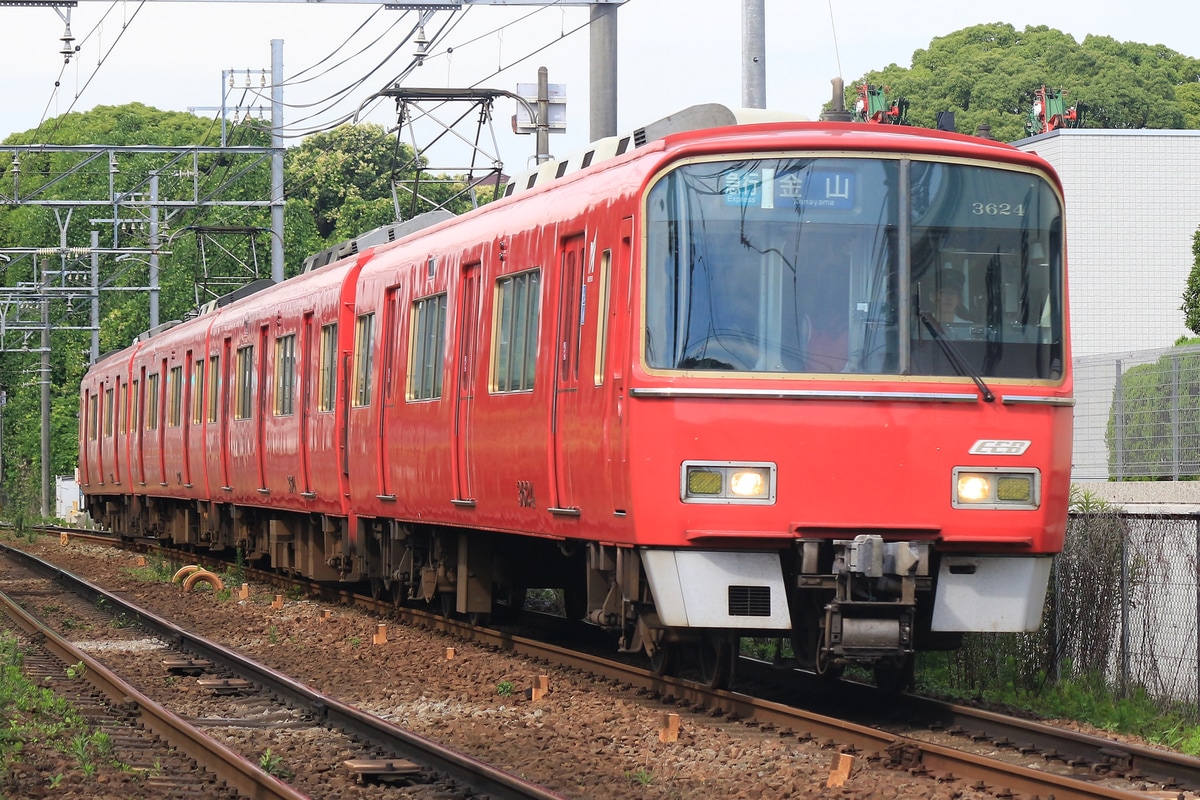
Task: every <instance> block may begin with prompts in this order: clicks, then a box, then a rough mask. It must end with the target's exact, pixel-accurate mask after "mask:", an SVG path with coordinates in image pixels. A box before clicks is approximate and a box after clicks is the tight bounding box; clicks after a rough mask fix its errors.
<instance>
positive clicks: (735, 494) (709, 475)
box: [679, 461, 775, 505]
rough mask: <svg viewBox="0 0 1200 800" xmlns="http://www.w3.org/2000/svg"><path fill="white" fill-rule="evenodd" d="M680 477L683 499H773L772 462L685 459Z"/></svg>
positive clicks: (765, 502)
mask: <svg viewBox="0 0 1200 800" xmlns="http://www.w3.org/2000/svg"><path fill="white" fill-rule="evenodd" d="M680 478H681V480H680V486H679V499H680V500H682V501H683V502H685V503H762V504H765V505H771V504H773V503H774V502H775V465H774V464H771V463H769V462H737V461H685V462H683V472H682V475H681V476H680Z"/></svg>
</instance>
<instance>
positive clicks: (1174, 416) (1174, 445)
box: [1171, 354, 1179, 480]
mask: <svg viewBox="0 0 1200 800" xmlns="http://www.w3.org/2000/svg"><path fill="white" fill-rule="evenodd" d="M1171 475H1172V476H1173V479H1174V480H1179V355H1178V354H1176V355H1174V356H1172V357H1171Z"/></svg>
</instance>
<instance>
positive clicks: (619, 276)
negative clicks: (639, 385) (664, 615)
mask: <svg viewBox="0 0 1200 800" xmlns="http://www.w3.org/2000/svg"><path fill="white" fill-rule="evenodd" d="M609 266H610V267H611V268H610V269H609V270H607V271H606V273H605V274H604V291H605V297H609V298H612V301H611V302H608V303H605V304H604V305H603V306H602V308H603V309H604V311H605V313H606V317H607V320H608V321H607V322H606V323H602V325H601V328H602V329H601V331H599V332H598V333H597V337H598V342H597V348H599V349H598V355H597V359H596V362H597V375H598V376H608V377H610V378H611V380H609V387H608V394H609V399H608V405H607V409H606V413H607V414H608V416H609V419H610V420H611V424H610V425H608V426H606V427H605V449H606V451H607V459H606V460H607V462H608V465H609V482H610V483H611V485H612V502H613V513H614V514H617V515H619V516H624V515H625V512H626V510H627V509H628V507H629V465H628V463H627V461H628V459H629V451H628V447H627V444H626V440H625V406H626V399H627V398H626V395H625V380H626V377H625V371H626V369H628V365H629V355H628V346H629V344H628V335H627V334H628V327H627V323H628V321H629V320H630V319H631V318H632V315H633V297H632V294H633V291H632V286H633V217H626V218H625V219H623V220H621V240H620V242H619V243H618V248H617V252H616V256H615V258H614V259H613V260H612V261H611V262H609ZM610 287H611V288H610ZM622 322H624V323H626V324H622Z"/></svg>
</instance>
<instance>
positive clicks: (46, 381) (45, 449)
mask: <svg viewBox="0 0 1200 800" xmlns="http://www.w3.org/2000/svg"><path fill="white" fill-rule="evenodd" d="M49 271H50V260H49V259H46V258H44V259H42V274H41V280H39V281H38V286H40V287H41V289H42V368H41V370H40V371H39V373H38V381H39V383H40V388H41V391H42V519H49V518H50V287H49V285H48V284H47V281H46V273H47V272H49Z"/></svg>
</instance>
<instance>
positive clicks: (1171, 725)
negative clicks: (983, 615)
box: [916, 653, 1200, 756]
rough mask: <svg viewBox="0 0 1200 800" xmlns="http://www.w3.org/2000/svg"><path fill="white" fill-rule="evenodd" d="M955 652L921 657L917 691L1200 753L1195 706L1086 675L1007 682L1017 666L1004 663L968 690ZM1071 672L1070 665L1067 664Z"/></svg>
mask: <svg viewBox="0 0 1200 800" xmlns="http://www.w3.org/2000/svg"><path fill="white" fill-rule="evenodd" d="M952 659H953V655H952V654H946V653H927V654H922V655H921V656H919V657H918V659H917V670H916V691H917V692H918V693H919V694H924V695H927V696H930V697H938V698H941V699H944V700H949V701H951V702H961V703H972V704H976V705H983V706H986V707H989V708H997V709H1001V710H1002V711H1004V712H1008V713H1012V712H1020V713H1025V714H1028V715H1031V716H1035V717H1038V718H1042V719H1069V720H1074V721H1076V722H1082V723H1086V724H1088V725H1091V726H1093V727H1096V728H1099V729H1101V730H1104V731H1109V732H1112V733H1120V734H1125V735H1129V736H1137V737H1140V738H1142V739H1145V740H1147V741H1149V742H1153V743H1155V744H1161V745H1163V746H1166V747H1170V748H1173V749H1176V750H1180V751H1182V752H1184V753H1186V754H1188V755H1192V756H1196V755H1200V722H1198V720H1197V711H1196V707H1195V705H1185V704H1183V703H1164V702H1163V701H1162V700H1155V699H1154V698H1152V697H1150V695H1149V694H1147V692H1146V690H1145V689H1144V688H1143V687H1132V688H1131V690H1130V691H1129V692H1128V694H1127V696H1123V695H1122V693H1121V692H1119V691H1117V690H1116V689H1115V688H1114V687H1112V686H1109V685H1108V683H1107V682H1106V681H1105V680H1104V679H1103V677H1102V676H1097V675H1084V676H1080V677H1076V678H1065V679H1063V680H1061V681H1057V682H1056V681H1052V680H1048V679H1046V678H1045V677H1044V676H1042V678H1041V680H1037V681H1033V682H1030V683H1032V685H1026V686H1023V685H1021V682H1020V681H1017V680H1011V679H1006V675H1011V672H1012V670H1014V669H1015V665H1005V664H1003V663H1001V664H1000V666H999V669H998V670H997V671H996V674H995V675H994V677H993V678H992V679H990V680H986V681H977V682H975V685H974V686H971V687H969V688H964V687H963V686H962V681H961V680H959V679H958V676H957V675H956V674H955V671H954V669H953V668H952V667H951V666H950V665H951V661H952ZM1067 669H1068V670H1069V665H1067Z"/></svg>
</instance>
